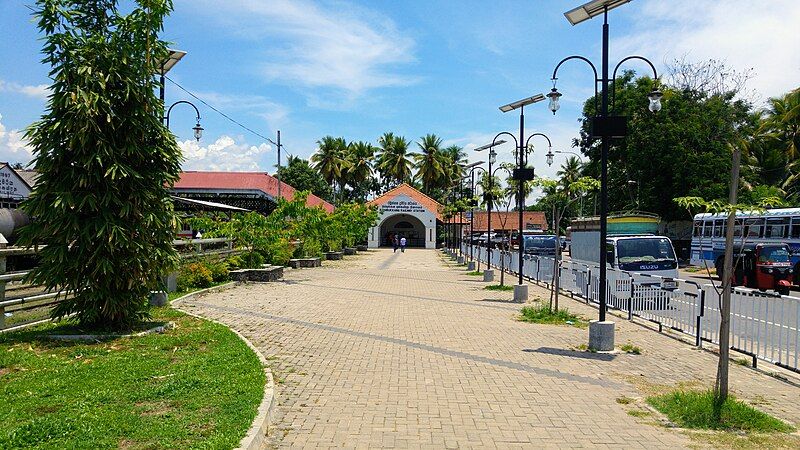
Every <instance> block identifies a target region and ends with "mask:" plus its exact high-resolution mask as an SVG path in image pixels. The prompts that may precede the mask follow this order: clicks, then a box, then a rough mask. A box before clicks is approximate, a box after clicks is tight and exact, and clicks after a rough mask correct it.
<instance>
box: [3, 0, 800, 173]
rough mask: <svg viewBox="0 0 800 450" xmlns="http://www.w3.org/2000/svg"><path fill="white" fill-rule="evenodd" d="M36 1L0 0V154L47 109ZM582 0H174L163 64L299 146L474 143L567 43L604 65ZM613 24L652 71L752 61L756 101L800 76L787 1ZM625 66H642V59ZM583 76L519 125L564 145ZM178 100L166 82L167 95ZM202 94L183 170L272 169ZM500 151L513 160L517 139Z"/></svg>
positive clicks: (660, 7)
mask: <svg viewBox="0 0 800 450" xmlns="http://www.w3.org/2000/svg"><path fill="white" fill-rule="evenodd" d="M31 3H33V0H2V1H0V41H2V42H3V43H4V44H3V46H1V47H0V115H2V116H0V160H10V161H21V162H26V161H27V160H28V159H29V158H30V154H29V149H28V148H27V146H26V145H25V143H24V141H23V140H21V132H20V130H22V129H24V127H25V126H27V125H28V124H29V123H31V122H32V121H33V120H35V119H36V118H37V117H38V116H39V115H40V114H41V113H42V111H43V110H44V108H45V99H44V98H45V96H46V93H47V91H46V85H47V83H48V78H47V71H48V68H47V67H44V66H42V65H41V64H40V62H39V60H40V55H39V53H38V52H39V48H40V45H41V42H40V41H38V40H37V39H38V38H39V35H38V32H37V30H36V29H35V25H34V24H33V23H32V22H31V19H30V10H29V9H28V8H27V7H26V6H25V5H26V4H27V5H30V4H31ZM578 4H579V2H575V1H572V0H569V1H560V0H559V1H556V0H531V1H497V2H485V1H469V0H460V1H402V2H390V1H373V2H356V1H344V0H342V1H310V0H278V1H273V0H226V1H218V0H175V12H174V13H173V14H172V16H171V17H170V18H169V19H168V20H167V23H166V29H165V31H164V33H163V37H164V39H166V40H168V41H171V42H173V43H174V44H173V46H174V47H175V48H179V49H182V50H185V51H187V52H188V55H187V56H186V57H185V58H184V59H183V60H182V61H181V62H180V63H179V64H178V65H177V66H176V67H175V68H174V69H173V71H172V72H170V77H171V78H173V79H174V80H175V81H176V82H178V83H180V84H181V85H183V86H184V87H186V88H187V89H189V90H191V91H192V92H194V93H195V94H197V95H198V96H199V97H201V98H203V99H204V100H206V101H207V102H208V103H210V104H212V105H214V106H216V107H217V108H219V109H221V110H222V111H224V112H226V113H227V114H229V115H231V116H232V117H234V118H236V119H237V120H239V121H241V122H242V123H244V124H246V125H247V126H248V127H251V128H253V129H255V130H257V131H258V132H259V133H261V134H263V135H266V136H274V135H275V132H276V130H278V129H280V130H281V132H282V138H283V143H284V144H285V150H286V151H287V152H288V153H291V154H294V155H299V156H302V157H308V156H309V155H310V154H311V153H312V152H313V151H314V150H315V148H316V146H315V142H316V141H317V140H318V139H319V138H320V137H322V136H324V135H326V134H331V135H335V136H344V137H345V138H346V139H348V140H365V141H370V142H373V143H374V142H375V140H376V139H377V137H378V136H379V135H381V134H382V133H383V132H385V131H392V132H394V133H396V134H400V135H403V136H405V137H406V138H408V139H409V140H414V141H415V140H418V139H419V137H420V136H422V135H424V134H426V133H435V134H437V135H439V136H441V137H442V138H443V139H444V140H445V142H446V143H447V144H451V143H454V144H458V145H461V146H464V147H465V148H466V149H467V150H471V149H472V148H474V147H476V146H479V145H482V144H485V143H488V142H490V141H491V139H492V137H493V136H494V135H495V134H496V133H497V132H500V131H506V130H508V131H515V130H517V128H518V120H519V117H518V115H517V114H516V113H508V114H502V113H501V112H500V111H499V110H498V106H500V105H502V104H505V103H508V102H511V101H515V100H518V99H520V98H523V97H526V96H529V95H532V94H536V93H539V92H542V93H547V91H548V90H549V89H550V88H551V87H552V86H551V83H550V81H549V79H550V76H551V74H552V70H553V68H554V66H555V64H556V63H557V62H558V61H559V60H560V59H562V58H563V57H565V56H568V55H571V54H581V55H584V56H587V57H589V58H590V59H592V60H593V61H594V62H595V64H597V65H599V63H600V61H599V58H600V47H599V39H600V33H601V25H602V22H601V20H600V19H594V20H591V21H588V22H584V23H582V24H579V25H577V26H574V27H573V26H571V25H570V24H569V23H568V22H567V21H566V19H565V18H564V16H563V12H564V11H566V10H568V9H571V8H572V7H574V6H577V5H578ZM610 23H611V37H612V39H611V54H612V62H613V63H616V61H618V60H619V59H621V58H622V57H624V56H627V55H630V54H640V55H643V56H646V57H648V58H649V59H651V60H652V61H653V62H654V63H655V64H656V66H657V68H658V69H659V70H662V69H663V68H664V63H665V62H667V61H669V60H670V59H672V58H675V57H681V56H684V55H686V56H687V58H688V59H690V60H703V59H707V58H716V59H720V60H725V61H727V63H728V64H729V65H730V66H732V67H734V68H737V69H739V70H744V69H748V68H752V69H753V73H754V75H755V76H754V78H753V79H751V80H750V82H749V88H750V89H752V90H753V91H754V92H755V98H756V101H763V100H764V99H765V98H767V97H769V96H774V95H778V94H780V93H783V92H785V91H787V90H789V89H791V88H795V87H797V86H798V84H800V83H798V80H800V40H798V37H797V34H796V30H797V24H798V23H800V2H797V1H796V0H774V1H769V2H764V1H756V0H752V1H744V0H720V1H710V0H709V1H693V0H673V1H669V2H667V1H660V0H635V1H632V2H631V3H629V4H627V5H624V6H622V7H620V8H618V9H616V10H614V11H613V12H612V13H611V16H610ZM625 67H629V68H632V69H636V70H637V71H640V72H641V73H647V72H646V71H645V67H644V66H642V65H641V64H638V63H633V64H631V65H630V66H625ZM591 83H592V77H591V71H590V69H589V68H588V67H587V66H585V65H583V64H580V63H577V62H575V63H571V64H567V65H565V66H564V67H563V68H562V69H561V70H560V71H559V90H560V91H561V92H562V93H564V96H563V97H562V103H563V106H562V109H561V110H560V111H559V113H558V115H556V116H553V114H552V113H550V112H549V111H547V109H546V102H542V103H539V104H537V105H534V106H533V107H530V108H529V109H528V110H526V129H527V130H529V131H531V132H533V131H538V132H543V133H545V134H548V135H549V136H550V137H551V138H552V139H553V144H554V148H555V149H557V150H572V149H571V140H572V138H573V137H575V136H576V135H577V129H578V123H577V119H578V117H579V109H578V108H579V105H580V103H581V102H582V101H583V100H584V99H585V98H586V97H587V96H588V95H589V94H590V93H591V91H592V89H593V88H592V85H591ZM185 99H190V98H189V97H188V96H187V95H186V94H184V93H183V92H182V91H180V90H179V89H178V88H177V87H176V86H174V85H172V84H171V83H169V82H168V83H167V101H168V102H174V101H177V100H185ZM642 101H643V102H646V99H642ZM198 107H200V111H201V114H202V116H203V120H202V124H203V127H204V128H205V135H204V137H203V139H202V140H201V141H200V143H199V144H198V143H195V142H194V141H193V140H192V139H191V127H192V126H193V124H194V122H193V119H194V113H193V111H192V110H191V109H190V108H176V109H175V110H174V111H173V114H172V117H171V122H172V123H171V128H172V130H173V132H174V133H176V135H177V136H178V139H179V143H180V145H181V148H182V149H183V150H184V155H185V157H186V158H187V160H186V162H185V164H184V167H185V168H186V169H207V170H267V171H269V172H272V171H273V170H274V168H273V166H274V164H275V163H276V153H275V149H274V147H273V146H271V145H269V144H268V143H266V142H265V141H264V140H263V139H261V138H259V137H257V136H254V135H252V134H250V133H248V132H247V131H245V130H242V129H241V128H239V127H237V126H236V125H234V124H232V123H230V122H228V121H227V120H226V119H224V118H222V117H220V116H219V115H217V114H216V113H215V112H213V111H211V110H210V109H208V108H206V107H204V106H202V105H200V104H198ZM536 145H537V147H536V153H535V155H534V157H533V162H534V165H535V167H536V168H537V173H538V174H540V175H544V176H552V175H553V173H554V172H555V170H556V167H555V166H556V165H554V167H552V168H548V167H547V166H546V164H544V153H546V145H545V142H544V141H541V140H539V141H537V142H536ZM470 153H471V159H473V160H478V159H479V158H480V157H481V155H480V154H475V153H474V152H470ZM484 155H485V154H484ZM563 157H564V156H563V155H562V156H560V157H559V158H557V160H556V163H557V164H558V163H560V158H563ZM499 159H500V160H510V159H511V148H510V147H505V148H502V149H501V150H500V158H499Z"/></svg>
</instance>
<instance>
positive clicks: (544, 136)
mask: <svg viewBox="0 0 800 450" xmlns="http://www.w3.org/2000/svg"><path fill="white" fill-rule="evenodd" d="M534 136H541V137H543V138H545V139H547V145H548V147H549V148H551V149H552V148H553V143H552V142H551V141H550V138H549V137H547V135H546V134H544V133H533V134H532V135H530V136H528V139H526V140H525V163H526V164H527V162H528V144H529V143H530V141H531V138H533V137H534ZM548 153H549V151H548Z"/></svg>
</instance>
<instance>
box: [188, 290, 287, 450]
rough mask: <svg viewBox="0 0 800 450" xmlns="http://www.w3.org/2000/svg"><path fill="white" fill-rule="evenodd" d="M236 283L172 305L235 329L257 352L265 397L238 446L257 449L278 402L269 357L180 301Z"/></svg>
mask: <svg viewBox="0 0 800 450" xmlns="http://www.w3.org/2000/svg"><path fill="white" fill-rule="evenodd" d="M236 285H237V283H236V282H230V283H226V284H223V285H220V286H215V287H212V288H207V289H201V290H199V291H194V292H190V293H188V294H186V295H184V296H182V297H178V298H176V299H175V300H173V301H172V307H173V308H175V309H177V310H178V311H181V312H182V313H184V314H187V315H189V316H192V317H196V318H198V319H202V320H207V321H209V322H213V323H216V324H219V325H222V326H224V327H225V328H227V329H229V330H231V331H233V332H234V333H235V334H236V336H238V337H239V339H241V340H242V341H244V343H245V344H246V345H247V346H248V347H249V348H250V350H252V351H253V353H255V354H256V356H257V357H258V360H259V361H261V366H262V367H263V368H264V375H265V376H266V383H265V384H264V397H263V398H262V399H261V404H260V405H258V409H257V410H256V417H255V419H253V423H252V424H251V425H250V429H249V430H247V434H245V436H244V437H243V438H242V440H241V441H239V446H238V447H237V450H238V449H242V450H257V449H260V448H262V446H263V444H264V441H265V440H266V437H267V436H268V434H269V427H270V425H271V423H272V413H273V411H274V410H275V406H276V404H277V402H276V400H275V382H274V380H273V378H272V371H271V370H270V368H269V366H268V365H267V358H266V357H264V354H263V353H261V351H260V350H259V349H258V348H257V347H256V346H255V345H253V343H252V342H250V340H249V339H247V338H246V337H244V336H243V335H242V334H241V333H239V332H238V331H236V330H234V329H233V328H231V327H229V326H228V325H226V324H224V323H222V322H219V321H217V320H214V319H209V318H207V317H203V316H200V315H197V314H194V313H192V312H189V311H186V310H184V309H181V307H180V303H182V302H183V301H185V300H188V299H190V298H193V297H195V296H199V295H203V294H208V293H212V292H218V291H222V290H225V289H228V288H231V287H233V286H236Z"/></svg>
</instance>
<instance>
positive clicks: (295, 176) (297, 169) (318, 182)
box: [278, 155, 333, 202]
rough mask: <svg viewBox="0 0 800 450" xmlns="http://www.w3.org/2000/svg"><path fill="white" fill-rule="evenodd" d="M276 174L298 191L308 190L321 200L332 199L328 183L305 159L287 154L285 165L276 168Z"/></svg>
mask: <svg viewBox="0 0 800 450" xmlns="http://www.w3.org/2000/svg"><path fill="white" fill-rule="evenodd" d="M278 174H279V175H280V178H281V181H282V182H284V183H286V184H288V185H290V186H292V187H293V188H295V189H297V190H298V191H310V192H311V193H312V194H314V195H316V196H317V197H319V198H321V199H323V200H326V201H329V202H330V201H333V191H332V190H331V186H330V184H328V183H327V182H326V181H325V179H324V178H322V175H320V174H319V172H317V171H316V170H314V168H312V167H311V165H310V164H309V163H308V161H307V160H305V159H302V158H300V157H297V156H292V155H289V157H288V158H287V159H286V165H285V166H281V168H280V169H278Z"/></svg>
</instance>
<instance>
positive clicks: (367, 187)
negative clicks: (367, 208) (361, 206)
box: [345, 141, 377, 202]
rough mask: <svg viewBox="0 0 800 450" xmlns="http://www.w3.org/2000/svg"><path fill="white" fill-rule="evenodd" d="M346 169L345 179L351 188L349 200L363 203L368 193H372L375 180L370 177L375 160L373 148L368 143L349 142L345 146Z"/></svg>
mask: <svg viewBox="0 0 800 450" xmlns="http://www.w3.org/2000/svg"><path fill="white" fill-rule="evenodd" d="M345 159H346V161H347V169H346V171H345V178H346V181H347V184H348V185H350V187H351V188H352V190H351V192H350V195H349V198H350V200H351V201H352V200H356V201H361V202H363V201H365V200H366V199H367V197H368V196H369V194H370V192H373V190H374V188H375V187H376V186H375V185H376V184H377V183H376V182H375V179H374V178H373V176H372V173H373V172H372V161H373V160H374V159H375V148H374V147H373V146H372V145H371V144H369V143H368V142H363V141H358V142H351V143H350V145H348V146H347V151H346V157H345Z"/></svg>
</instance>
